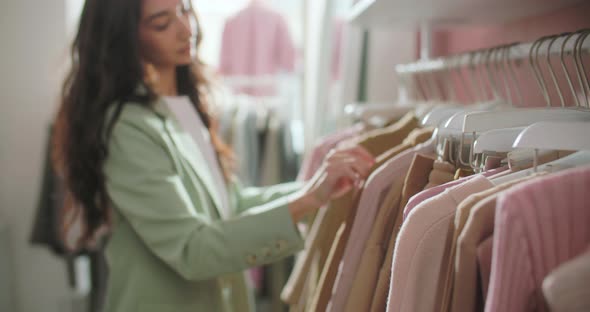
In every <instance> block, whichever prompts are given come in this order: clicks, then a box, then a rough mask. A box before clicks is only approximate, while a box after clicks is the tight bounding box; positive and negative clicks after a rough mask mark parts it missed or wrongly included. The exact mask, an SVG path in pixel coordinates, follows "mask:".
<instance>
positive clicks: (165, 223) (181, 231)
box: [104, 101, 304, 312]
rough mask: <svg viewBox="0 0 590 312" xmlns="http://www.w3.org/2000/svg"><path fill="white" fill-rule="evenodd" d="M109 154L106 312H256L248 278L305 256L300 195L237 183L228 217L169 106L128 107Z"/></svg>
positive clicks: (288, 187) (290, 188)
mask: <svg viewBox="0 0 590 312" xmlns="http://www.w3.org/2000/svg"><path fill="white" fill-rule="evenodd" d="M112 112H113V111H112V110H111V111H110V112H109V113H110V114H109V115H108V116H112ZM108 146H109V155H108V158H107V160H106V163H105V166H104V174H105V177H106V188H107V192H108V195H109V197H110V199H111V202H112V206H113V211H114V215H113V228H112V235H111V236H110V238H109V241H108V243H107V246H106V257H107V261H108V264H109V269H110V275H109V284H108V292H107V302H106V310H105V311H106V312H136V311H137V312H189V311H190V312H197V311H213V312H217V311H235V312H239V311H251V310H252V309H253V300H252V296H251V294H250V292H249V289H248V286H247V283H246V279H245V275H244V273H243V271H244V270H245V269H247V268H250V267H255V266H260V265H263V264H268V263H271V262H275V261H277V260H280V259H282V258H284V257H286V256H289V255H292V254H294V253H295V252H297V251H299V250H300V249H302V248H303V244H304V242H303V240H302V238H301V236H300V234H299V232H298V231H297V228H296V226H295V224H294V223H293V221H292V219H291V216H290V214H289V212H288V209H287V199H286V196H287V195H288V194H291V193H293V192H294V191H296V190H297V189H299V188H300V185H299V184H297V183H289V184H281V185H277V186H273V187H268V188H242V187H241V186H240V185H239V184H237V183H232V184H231V185H229V186H228V187H229V189H230V191H229V193H230V203H231V206H232V211H231V215H227V213H225V214H222V213H221V212H220V211H219V210H218V207H219V205H220V202H221V200H220V196H221V195H220V194H218V192H217V191H216V189H215V187H214V184H213V179H212V176H211V172H210V171H209V167H208V165H207V164H206V161H205V158H204V156H203V155H202V154H201V152H200V151H199V147H198V146H196V144H195V143H194V141H193V140H192V138H191V136H190V134H188V133H186V132H185V131H183V130H182V129H181V128H180V126H179V124H178V121H177V120H176V119H175V118H174V116H173V114H172V113H171V112H170V111H169V110H168V109H167V108H166V107H165V104H164V103H163V102H162V101H157V102H156V103H155V104H154V105H153V109H148V108H145V107H143V106H140V105H139V104H135V103H126V104H125V105H124V106H123V109H122V112H121V114H120V117H119V118H118V119H117V122H116V123H115V125H114V127H113V130H112V134H111V136H110V138H109V144H108Z"/></svg>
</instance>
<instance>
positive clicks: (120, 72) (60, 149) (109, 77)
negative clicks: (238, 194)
mask: <svg viewBox="0 0 590 312" xmlns="http://www.w3.org/2000/svg"><path fill="white" fill-rule="evenodd" d="M141 3H142V0H124V1H121V0H86V2H85V4H84V8H83V11H82V15H81V18H80V24H79V28H78V33H77V35H76V37H75V39H74V42H73V44H72V47H71V61H72V64H71V70H70V72H69V74H68V76H67V78H66V79H65V81H64V84H63V89H62V99H61V106H60V109H59V112H58V115H57V119H56V124H55V132H54V137H53V163H54V166H55V169H56V172H58V174H59V175H60V176H61V177H62V178H63V180H64V183H65V189H66V202H67V203H66V205H67V206H69V207H70V208H72V207H76V211H75V213H74V215H78V214H79V213H81V215H79V217H80V218H81V219H82V221H83V223H84V224H83V225H84V227H83V233H82V234H83V235H82V237H81V240H80V241H79V243H80V244H82V245H85V244H86V243H88V242H89V241H91V240H92V239H93V237H94V235H95V233H96V232H97V230H98V229H99V228H101V227H102V226H104V225H109V224H110V221H111V217H110V216H111V212H110V209H111V208H110V204H109V198H108V195H107V191H106V187H105V176H104V173H103V165H104V162H105V160H106V158H107V155H108V149H107V141H108V135H107V136H106V137H105V136H104V133H105V130H106V133H110V128H111V127H112V125H113V124H114V122H115V121H116V119H117V117H118V115H119V114H120V112H121V109H122V105H123V104H124V103H126V102H128V101H133V102H134V103H138V104H141V105H145V106H146V107H149V106H150V104H151V103H153V101H154V100H155V99H156V98H157V95H156V94H155V93H154V91H153V90H152V89H151V88H150V87H149V85H147V84H146V87H147V93H146V94H143V95H138V94H136V89H137V86H138V85H139V84H141V83H143V80H144V78H145V77H146V73H145V72H144V67H143V66H142V64H141V59H140V53H139V49H140V48H139V39H138V37H139V23H140V17H141ZM198 29H199V32H198V35H197V40H196V45H197V48H198V46H199V45H200V42H201V41H202V31H200V30H201V28H200V27H198ZM203 69H204V64H203V63H202V62H201V61H200V60H199V59H196V60H195V62H194V63H193V64H192V65H187V66H179V67H178V68H177V83H178V93H179V94H180V95H187V96H188V97H189V98H190V99H191V101H192V103H193V104H194V106H195V108H196V109H197V111H198V113H199V115H200V116H201V118H202V119H203V122H204V124H205V125H206V126H207V128H208V129H209V131H210V133H211V137H212V141H213V144H214V146H215V149H216V151H217V154H218V158H219V161H220V163H221V166H222V168H223V170H224V174H225V176H226V179H229V176H230V171H231V162H232V152H231V150H230V149H229V148H228V147H227V146H226V145H225V144H223V142H222V141H221V139H220V138H219V136H218V135H217V132H216V128H217V125H216V121H215V120H214V118H212V116H211V115H210V114H209V112H208V110H207V105H206V103H205V102H206V97H205V94H204V93H205V92H206V90H207V87H208V85H209V84H208V81H207V79H206V77H205V74H204V72H203ZM113 105H116V110H115V111H116V114H115V118H113V119H112V120H110V121H107V120H106V112H107V110H108V109H109V108H110V107H111V106H113ZM68 199H69V200H68ZM64 223H65V224H64V230H65V232H67V231H68V224H67V223H68V222H64Z"/></svg>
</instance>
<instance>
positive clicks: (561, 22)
mask: <svg viewBox="0 0 590 312" xmlns="http://www.w3.org/2000/svg"><path fill="white" fill-rule="evenodd" d="M86 1H91V0H86ZM142 1H145V0H142ZM187 1H188V0H187ZM110 2H113V1H110ZM168 2H170V1H168ZM189 2H191V5H192V8H193V9H194V11H195V12H196V15H197V16H198V20H199V29H198V31H199V32H201V33H203V34H204V35H203V40H202V42H201V44H200V47H199V49H198V52H197V53H198V57H199V58H200V60H201V63H200V64H199V66H203V67H204V68H205V71H206V72H207V75H208V76H209V79H210V81H211V87H210V88H209V89H208V91H209V94H207V97H208V98H209V100H208V104H209V110H210V113H211V115H212V116H214V118H216V120H217V125H216V126H217V127H218V133H219V135H220V137H221V138H222V140H223V141H224V142H225V144H227V146H228V147H229V148H231V150H232V151H233V153H234V154H235V158H236V160H237V161H236V164H235V168H234V173H235V175H236V177H237V179H239V181H240V182H241V184H243V185H244V187H260V188H262V187H269V186H272V185H277V184H281V183H287V182H293V181H296V182H295V183H300V184H302V185H303V184H305V183H307V182H309V181H310V180H312V179H314V177H315V176H316V173H317V172H318V171H321V170H322V169H321V168H323V167H322V166H323V165H324V163H325V160H326V159H327V158H329V157H330V155H332V154H333V153H334V151H338V150H339V149H343V148H346V147H348V146H360V147H362V148H364V149H365V150H366V151H368V152H369V153H370V154H371V155H372V156H373V157H374V159H375V164H374V165H373V166H372V167H371V169H370V173H369V175H368V176H367V177H366V179H364V180H363V181H362V182H361V184H360V185H357V186H355V187H354V188H350V189H349V190H348V191H347V192H345V193H344V194H343V195H341V196H339V197H334V198H331V199H330V200H329V201H327V202H326V203H323V204H322V205H321V207H320V208H319V209H317V210H314V211H313V212H312V213H309V214H307V215H306V216H305V217H304V218H303V219H302V220H300V221H299V222H296V223H295V224H294V227H293V231H297V240H301V242H300V244H299V245H300V246H299V245H298V246H299V248H297V246H295V247H293V245H292V244H293V242H292V241H290V239H291V238H285V239H284V240H285V241H277V244H274V243H273V244H271V245H269V248H266V247H265V248H261V246H263V245H262V244H261V243H256V244H254V243H251V246H253V247H252V254H248V255H244V257H245V259H246V260H245V261H242V260H240V261H241V262H240V265H235V266H232V267H231V270H233V271H234V272H223V271H222V273H239V274H242V275H241V276H242V277H243V278H244V281H245V282H246V287H245V288H247V290H248V291H247V293H248V295H247V296H245V297H244V298H241V299H240V300H242V301H239V302H240V303H239V304H238V303H236V302H238V301H235V300H233V299H232V300H233V301H231V302H232V304H229V305H223V304H220V305H210V306H208V305H206V304H205V305H201V306H200V307H201V308H200V309H199V308H197V309H194V308H193V309H191V308H189V307H191V305H189V304H188V303H186V306H182V305H178V306H176V305H174V303H171V302H165V303H166V304H170V305H169V306H168V305H162V306H161V308H160V309H158V308H157V306H156V305H153V306H151V307H150V308H149V309H148V308H145V309H143V308H141V307H142V305H139V308H137V310H128V309H127V308H123V309H122V308H120V307H121V306H123V305H119V308H115V307H117V305H116V304H119V303H118V301H123V300H127V301H125V302H134V301H132V300H136V299H135V298H128V297H130V296H135V295H137V296H142V295H143V296H146V294H149V292H141V291H137V292H135V291H134V290H128V289H127V288H124V287H127V286H121V285H126V284H125V281H126V280H127V277H125V276H118V277H117V276H113V274H118V275H121V272H122V271H120V270H119V271H114V269H115V268H114V267H111V265H113V266H115V265H118V264H117V263H119V262H111V260H112V261H121V260H120V259H119V258H117V257H112V255H111V254H108V255H105V253H106V251H105V249H107V250H108V245H109V239H110V235H111V234H110V232H109V231H108V229H107V231H105V233H103V236H102V240H100V242H96V243H95V244H91V245H88V246H85V247H84V248H81V249H74V248H72V244H71V241H70V235H74V234H76V227H75V226H74V227H72V228H71V229H70V230H69V231H68V232H67V233H64V229H63V223H64V220H65V219H68V220H75V221H72V222H78V221H80V219H79V218H76V216H73V217H72V216H71V215H69V214H68V211H69V212H71V211H70V210H67V209H66V208H67V206H68V203H69V201H68V196H67V194H69V193H67V191H66V190H65V189H66V187H64V184H63V181H64V179H63V177H62V176H61V175H60V174H59V173H58V172H57V171H58V170H56V168H55V167H54V166H53V162H52V147H53V146H54V145H53V144H52V140H51V138H52V129H53V127H54V124H55V122H56V115H57V113H58V110H59V106H60V103H61V97H62V87H63V84H64V79H65V77H66V75H67V73H68V71H69V69H70V67H71V62H72V61H71V60H72V58H71V57H70V56H71V52H70V50H71V46H72V41H73V39H74V37H75V36H76V33H77V31H78V27H79V23H80V22H79V21H80V16H81V15H82V12H83V11H84V10H85V9H86V8H85V0H54V1H33V0H3V1H2V2H1V3H0V25H2V27H0V33H1V34H2V37H1V40H0V41H1V42H2V44H1V46H2V47H1V48H0V56H2V57H1V58H0V64H2V65H1V66H0V68H1V69H2V70H1V73H0V86H1V88H0V90H1V91H0V99H1V101H2V105H1V106H0V116H1V122H0V129H1V130H0V136H1V139H0V170H1V171H2V172H4V173H3V174H2V175H1V178H0V185H1V187H0V311H6V312H38V311H39V312H41V311H43V312H83V311H84V312H86V311H89V312H100V311H105V312H110V311H130V312H133V311H142V312H143V311H146V312H150V311H162V312H168V311H182V312H184V311H212V312H217V311H234V312H241V311H246V312H249V311H252V312H254V311H256V312H278V311H281V312H283V311H284V312H286V311H293V312H298V311H301V312H307V311H318V312H319V311H332V312H340V311H350V312H353V311H375V312H383V311H395V312H398V311H404V312H416V311H417V312H431V311H440V312H448V311H453V312H463V311H486V312H493V311H531V312H532V311H590V138H589V137H590V78H589V76H590V38H589V37H590V18H589V17H590V1H588V0H519V1H511V0H356V1H355V0H215V1H208V0H190V1H189ZM177 113H178V114H180V115H183V114H184V115H185V117H186V116H196V115H195V114H194V112H192V113H191V114H192V115H191V114H185V113H182V112H177ZM181 117H182V116H181ZM197 117H198V116H197ZM180 119H182V118H180V117H179V120H180ZM185 119H186V118H185ZM199 120H200V119H199ZM180 123H181V124H183V123H182V122H180ZM185 124H186V123H185ZM188 124H190V120H189V121H188ZM189 128H190V126H189ZM116 129H117V127H115V130H114V131H117V130H116ZM189 130H190V129H189ZM189 130H187V131H189ZM191 135H194V133H191ZM189 136H190V135H188V136H187V137H189ZM202 138H203V137H201V139H202ZM207 138H208V137H207ZM109 146H110V145H109ZM113 146H115V147H116V145H113ZM134 146H135V145H134ZM113 153H116V151H113ZM113 157H114V156H113ZM154 157H155V156H154ZM154 157H152V156H147V155H146V158H147V159H152V158H154ZM121 170H123V169H121ZM138 175H141V174H138ZM129 181H139V180H132V179H130V180H129ZM154 183H155V182H154ZM138 187H139V186H138ZM187 196H188V195H187ZM191 196H192V195H191ZM70 204H71V203H70ZM161 208H162V209H165V207H161ZM121 209H124V207H122V206H121ZM146 209H148V208H146ZM193 213H194V212H193ZM197 213H198V212H197ZM276 214H277V215H278V213H276ZM117 215H118V214H117ZM123 215H125V214H123ZM138 215H142V214H141V213H138ZM253 215H254V216H255V213H254V212H251V215H250V216H249V217H250V218H253V217H252V216H253ZM126 216H127V215H126ZM133 216H134V215H133ZM142 216H143V215H142ZM68 217H72V218H68ZM236 218H239V217H236ZM261 220H262V218H261ZM264 220H270V219H264ZM129 222H130V223H132V224H134V225H135V223H134V222H133V221H129ZM219 222H223V221H219ZM227 222H232V221H231V220H230V221H227ZM235 224H236V226H237V227H239V226H241V224H242V223H240V222H238V221H236V223H235ZM182 226H184V225H182ZM265 227H268V228H269V229H268V230H265V229H264V228H265ZM274 227H277V226H276V225H275V226H274ZM138 228H139V226H138ZM270 228H273V226H272V224H268V223H267V224H265V223H260V224H258V225H256V226H252V225H250V228H249V230H246V231H245V232H244V229H242V228H240V229H239V231H238V230H236V231H237V232H235V233H246V234H245V236H247V237H249V234H250V232H249V231H251V233H261V234H251V236H253V237H255V236H256V235H258V236H261V235H265V234H268V233H280V232H279V231H278V230H277V229H274V228H273V229H272V231H271V229H270ZM126 229H127V230H128V229H131V227H129V228H126ZM142 229H143V228H142ZM78 230H79V231H80V229H78ZM115 230H116V228H115ZM240 231H242V232H240ZM273 231H274V232H273ZM284 231H286V230H283V232H284ZM72 233H74V234H72ZM113 233H115V234H116V232H113ZM142 233H143V232H141V231H140V232H139V234H137V235H139V236H141V235H143V234H142ZM162 233H164V232H162ZM166 233H168V232H166ZM235 233H234V234H235ZM152 234H153V233H152ZM121 235H122V234H121ZM163 235H164V234H163ZM170 235H172V234H170ZM195 235H198V234H195ZM224 235H225V234H224ZM115 236H116V235H115ZM148 236H149V235H148ZM279 236H280V235H279ZM150 237H151V236H150ZM224 237H225V236H224ZM288 237H292V236H288ZM142 238H143V237H142ZM116 239H118V237H114V236H113V239H112V242H113V244H114V243H120V242H121V241H117V240H116ZM134 239H135V238H134ZM151 239H153V240H154V241H155V242H154V241H149V239H146V246H148V247H147V248H146V247H143V245H142V247H141V248H143V249H142V250H144V249H145V250H151V249H149V248H151V247H150V246H152V247H153V246H154V245H157V244H166V242H165V240H166V239H169V237H166V238H161V240H160V241H158V238H151ZM222 239H225V238H222ZM269 239H273V238H269ZM253 240H254V239H253ZM236 241H240V240H236ZM243 241H244V243H243V244H245V245H244V246H249V245H248V244H249V241H248V238H243ZM230 243H231V244H234V241H231V242H230ZM230 243H228V244H230ZM283 243H285V244H291V245H289V246H291V247H289V248H290V249H289V248H288V249H289V250H290V251H291V252H283V253H280V252H277V253H276V254H273V253H275V249H273V248H275V247H276V248H278V250H281V248H283V246H282V244H283ZM275 245H276V246H275ZM296 245H297V244H296ZM206 246H208V245H207V244H206V243H202V245H199V247H198V248H201V249H202V252H203V253H207V252H208V251H207V249H205V248H206ZM133 248H139V247H133ZM133 248H129V250H130V251H129V257H134V256H136V255H137V251H136V249H133ZM154 248H155V247H154ZM158 248H160V249H158V252H159V253H158V256H162V254H161V251H162V250H168V251H170V252H171V253H173V252H177V251H175V250H174V249H172V248H176V247H172V248H168V249H163V248H164V247H158ZM216 248H231V247H229V246H222V247H216ZM240 248H241V247H240ZM119 250H120V249H119ZM244 250H246V247H244ZM241 251H242V250H240V251H239V252H241ZM180 252H184V251H180ZM146 254H149V251H148V252H146ZM188 254H189V253H188V252H187V255H185V256H187V257H188ZM227 254H231V253H230V252H229V251H228V252H227ZM235 254H236V255H237V252H236V253H235ZM270 254H273V256H272V257H271V256H268V255H270ZM119 256H123V258H124V257H125V255H119ZM150 257H154V256H153V255H150ZM171 257H174V256H171ZM202 257H205V256H202ZM237 257H242V255H238V256H237ZM162 258H163V259H166V258H167V255H166V254H164V255H163V256H162ZM197 258H198V257H197ZM113 259H114V260H113ZM150 259H151V258H150ZM154 259H155V257H154ZM133 261H135V260H133ZM142 261H143V260H137V263H138V264H137V268H142V265H145V264H144V263H143V262H142ZM146 261H147V260H146ZM150 261H151V260H150ZM154 261H156V260H154ZM157 261H159V262H157V263H158V265H161V266H167V265H168V262H165V261H160V260H157ZM171 261H175V260H171ZM236 261H237V260H236ZM242 262H243V265H242ZM146 263H147V262H146ZM150 263H151V262H150ZM199 263H201V262H199ZM202 263H205V262H202ZM199 265H201V264H199ZM221 265H222V264H218V266H221ZM218 266H216V267H215V270H217V268H218ZM131 268H132V267H131ZM236 268H239V269H240V271H239V272H236V270H237V269H236ZM111 269H112V270H111ZM166 270H169V269H168V268H167V269H166ZM200 270H205V271H206V270H207V268H206V267H205V268H200ZM130 271H133V269H130ZM114 272H117V273H114ZM166 272H168V271H166ZM170 272H175V271H172V270H170ZM215 272H217V271H215ZM131 274H136V273H130V275H129V277H128V278H129V279H136V278H137V277H136V276H135V275H131ZM143 274H144V275H154V276H156V275H157V274H161V272H159V271H150V270H146V271H144V272H143ZM166 274H172V275H174V274H176V273H166ZM166 276H167V278H168V277H169V275H166ZM201 278H204V277H201ZM113 279H116V280H117V283H118V284H116V285H117V287H118V288H116V289H114V290H113V289H110V290H109V287H110V285H111V284H110V282H109V280H113ZM176 279H179V280H180V279H181V278H180V277H179V276H174V277H170V280H176ZM208 279H209V280H210V281H211V280H217V277H216V276H210V277H208ZM153 280H154V279H151V280H150V281H153ZM121 281H123V282H121ZM146 281H147V279H146ZM210 281H197V282H195V284H194V285H196V286H195V287H194V290H195V297H199V298H202V297H203V295H202V294H201V295H199V294H198V291H205V290H204V289H209V286H206V287H205V288H202V287H203V285H213V284H209V282H210ZM219 281H220V283H221V284H222V283H224V282H223V281H224V279H223V277H220V278H219ZM132 282H133V283H136V282H137V281H130V282H129V284H131V283H132ZM169 282H170V281H168V280H167V281H166V283H169ZM170 283H171V282H170ZM147 284H149V283H147ZM113 285H115V284H114V283H113ZM133 285H137V284H133ZM166 285H169V284H166ZM157 286H158V285H157ZM148 287H149V286H146V287H145V289H148ZM160 287H161V288H159V289H165V288H168V286H164V285H162V286H160ZM179 287H180V286H179ZM223 287H225V286H223ZM223 287H222V286H220V289H221V288H223ZM150 289H158V288H150ZM225 290H228V288H227V287H226V288H223V291H225ZM167 291H169V290H167ZM207 291H209V290H207ZM117 292H119V293H118V294H117ZM229 292H231V289H229ZM189 293H190V292H187V293H183V294H184V295H187V294H189ZM210 293H211V294H217V293H216V292H215V291H214V290H211V292H210ZM235 293H237V291H234V295H235ZM113 294H115V295H113ZM111 295H113V296H115V297H117V298H118V299H117V300H110V301H109V296H111ZM223 295H224V296H225V295H227V296H230V295H231V294H229V295H228V294H227V293H223ZM205 296H209V295H205ZM156 297H157V294H156ZM189 297H190V295H189ZM211 297H214V295H211ZM121 298H122V299H121ZM168 298H172V297H168ZM138 300H141V299H138ZM183 300H184V299H183ZM186 300H187V301H186V302H192V301H190V300H191V299H190V298H187V299H186ZM199 300H201V299H199ZM203 300H205V301H202V300H201V301H200V302H201V304H202V302H207V301H206V300H209V299H203ZM210 300H214V299H210ZM228 300H229V299H228ZM113 302H116V303H114V304H113ZM228 302H229V301H228ZM126 307H129V305H127V306H126ZM176 307H178V308H176ZM197 307H199V306H198V305H197Z"/></svg>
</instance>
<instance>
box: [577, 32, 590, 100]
mask: <svg viewBox="0 0 590 312" xmlns="http://www.w3.org/2000/svg"><path fill="white" fill-rule="evenodd" d="M589 34H590V30H589V29H585V30H582V35H580V37H578V39H577V40H576V43H575V44H574V46H575V48H574V50H575V51H577V57H578V61H579V64H580V68H581V69H580V72H579V74H578V75H579V76H578V78H579V79H580V84H581V87H582V90H584V97H585V98H586V105H587V107H588V108H590V99H589V98H588V95H587V93H586V90H588V91H589V92H590V85H589V84H588V76H587V74H586V66H585V65H584V60H583V59H582V52H583V48H582V47H583V46H584V41H585V40H586V37H588V35H589ZM575 55H576V54H574V56H575ZM582 82H583V83H582Z"/></svg>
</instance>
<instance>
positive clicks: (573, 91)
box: [559, 31, 581, 107]
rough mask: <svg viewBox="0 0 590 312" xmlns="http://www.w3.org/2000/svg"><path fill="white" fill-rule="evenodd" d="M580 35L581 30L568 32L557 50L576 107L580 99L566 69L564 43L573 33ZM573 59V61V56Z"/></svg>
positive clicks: (578, 105)
mask: <svg viewBox="0 0 590 312" xmlns="http://www.w3.org/2000/svg"><path fill="white" fill-rule="evenodd" d="M576 34H577V35H580V34H581V31H577V32H575V33H570V34H568V35H567V36H566V37H565V39H564V40H563V42H562V43H561V50H560V52H559V58H560V60H561V68H562V69H563V72H564V73H565V78H566V80H567V83H568V85H569V87H570V91H572V95H573V97H574V100H575V101H576V107H580V99H579V98H578V94H577V93H576V89H575V88H574V84H573V83H572V79H571V77H570V73H569V71H568V69H567V66H566V64H565V60H564V55H565V45H566V44H567V42H568V41H569V40H570V38H571V37H572V36H574V35H576ZM574 61H575V56H574Z"/></svg>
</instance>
